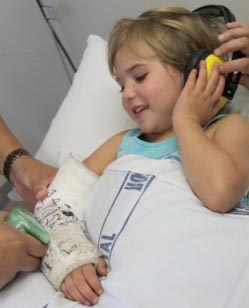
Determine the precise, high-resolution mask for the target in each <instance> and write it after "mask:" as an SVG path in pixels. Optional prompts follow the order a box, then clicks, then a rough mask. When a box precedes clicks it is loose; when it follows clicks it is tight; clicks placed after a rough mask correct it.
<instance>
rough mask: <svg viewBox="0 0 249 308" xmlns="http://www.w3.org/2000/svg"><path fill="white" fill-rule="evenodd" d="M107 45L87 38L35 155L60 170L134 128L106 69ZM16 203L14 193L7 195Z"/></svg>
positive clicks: (116, 87)
mask: <svg viewBox="0 0 249 308" xmlns="http://www.w3.org/2000/svg"><path fill="white" fill-rule="evenodd" d="M106 51H107V43H106V41H105V40H103V39H102V38H101V37H99V36H97V35H90V36H89V37H88V39H87V47H86V49H85V52H84V55H83V58H82V60H81V62H80V65H79V68H78V71H77V73H76V74H75V76H74V80H73V84H72V86H71V88H70V90H69V91H68V94H67V96H66V97H65V99H64V101H63V102H62V104H61V107H60V108H59V110H58V112H57V114H56V115H55V117H54V119H53V120H52V123H51V125H50V127H49V129H48V132H47V134H46V136H45V138H44V140H43V142H42V144H41V146H40V148H39V149H38V151H37V153H36V155H35V156H36V158H38V159H40V160H41V161H44V162H46V163H48V164H51V165H53V166H60V165H61V164H62V163H63V162H64V161H65V160H66V159H67V158H68V157H69V155H70V154H71V153H72V154H73V156H74V157H76V158H78V159H80V160H82V159H83V158H85V157H87V156H88V155H89V154H91V153H92V152H93V151H94V150H95V149H96V148H97V147H98V146H99V145H100V144H102V143H103V142H104V141H105V140H106V139H107V138H109V137H111V136H112V135H114V134H115V133H117V132H119V131H121V130H124V129H127V128H130V127H134V122H132V120H131V119H130V118H129V116H128V115H127V114H126V112H125V111H124V110H123V107H122V105H121V94H120V87H119V86H118V84H117V83H116V82H115V80H114V79H113V78H112V76H111V74H110V72H109V69H108V65H107V52H106ZM9 198H10V199H12V200H20V196H18V195H17V193H16V192H15V190H12V192H11V193H10V194H9Z"/></svg>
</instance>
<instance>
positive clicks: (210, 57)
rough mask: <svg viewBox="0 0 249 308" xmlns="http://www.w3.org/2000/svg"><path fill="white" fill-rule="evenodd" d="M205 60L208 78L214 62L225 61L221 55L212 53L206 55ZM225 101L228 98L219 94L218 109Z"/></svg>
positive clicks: (220, 62) (221, 62)
mask: <svg viewBox="0 0 249 308" xmlns="http://www.w3.org/2000/svg"><path fill="white" fill-rule="evenodd" d="M205 61H206V68H207V77H208V78H209V77H210V76H211V73H212V70H213V66H214V63H219V64H223V63H224V62H225V61H224V59H222V58H221V57H217V56H216V55H214V54H210V55H208V56H207V57H206V59H205ZM227 102H228V99H227V98H226V97H224V96H221V98H220V101H219V106H220V108H219V109H221V108H223V107H224V106H225V105H226V103H227Z"/></svg>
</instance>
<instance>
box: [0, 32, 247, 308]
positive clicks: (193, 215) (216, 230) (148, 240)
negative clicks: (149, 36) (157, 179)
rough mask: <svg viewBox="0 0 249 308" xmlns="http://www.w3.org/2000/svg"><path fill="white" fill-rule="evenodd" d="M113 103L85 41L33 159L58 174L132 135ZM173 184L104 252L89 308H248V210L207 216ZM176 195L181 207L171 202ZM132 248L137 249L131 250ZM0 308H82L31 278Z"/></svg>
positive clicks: (14, 286)
mask: <svg viewBox="0 0 249 308" xmlns="http://www.w3.org/2000/svg"><path fill="white" fill-rule="evenodd" d="M120 95H121V94H120V92H119V86H118V85H117V84H116V83H115V82H114V81H113V79H112V77H111V76H110V74H109V72H108V68H107V62H106V42H105V41H104V40H103V39H102V38H101V37H98V36H96V35H91V36H89V38H88V41H87V48H86V50H85V52H84V56H83V58H82V60H81V63H80V66H79V69H78V72H77V73H76V75H75V78H74V81H73V84H72V87H71V89H70V90H69V92H68V95H67V96H66V98H65V100H64V101H63V103H62V105H61V107H60V109H59V110H58V112H57V114H56V115H55V117H54V119H53V121H52V123H51V126H50V128H49V130H48V132H47V134H46V136H45V138H44V140H43V142H42V144H41V146H40V148H39V150H38V152H37V154H36V157H37V158H39V159H41V160H43V161H45V162H47V163H49V164H52V165H55V166H58V167H59V166H60V165H61V164H62V163H63V162H64V161H66V160H67V159H68V158H69V157H70V156H74V157H75V158H77V159H80V160H82V159H84V157H87V156H88V155H89V154H90V153H91V152H92V151H93V150H94V149H95V148H96V147H97V146H98V145H100V144H101V143H102V142H103V141H104V140H105V139H107V138H108V137H110V136H111V135H113V134H114V133H116V132H118V131H120V130H123V129H126V128H130V127H133V126H134V123H133V122H131V120H129V118H128V116H127V115H126V114H125V113H124V112H123V110H122V106H121V104H120V99H121V98H120ZM146 162H147V161H146V159H145V160H144V161H136V160H134V165H135V167H134V170H135V172H137V173H139V172H140V173H141V172H142V170H143V166H144V165H146ZM125 164H126V162H123V166H125ZM174 164H177V161H176V162H173V163H172V166H170V167H169V170H168V171H169V174H170V172H171V170H174ZM147 165H148V164H147ZM115 168H116V166H115V165H114V166H113V169H115ZM122 168H125V167H122ZM150 168H152V169H153V168H154V166H151V167H150ZM171 168H172V169H171ZM155 170H158V168H157V166H155ZM156 172H157V171H156ZM177 177H180V178H181V181H180V184H179V186H178V187H177V189H176V190H174V189H173V190H172V191H168V194H167V196H166V198H167V202H168V203H169V205H170V206H166V207H163V206H161V207H159V209H158V211H154V209H153V208H150V206H151V205H152V204H153V206H154V205H155V204H161V203H162V200H161V199H162V197H160V194H159V195H158V194H156V193H155V197H153V195H152V197H151V198H152V199H150V201H153V202H150V204H148V207H147V208H146V210H147V212H143V211H142V210H143V209H141V212H138V213H140V216H139V217H135V218H133V219H134V220H133V221H130V222H129V223H130V228H129V229H127V233H126V234H124V233H123V234H122V236H120V238H119V241H118V242H117V243H116V247H115V250H114V251H113V252H112V254H113V255H112V258H113V260H114V262H113V263H116V264H113V267H112V270H111V271H110V273H109V274H108V276H107V279H105V280H104V281H103V285H104V289H105V293H104V295H103V296H102V297H101V299H100V301H99V303H98V304H97V305H96V306H95V307H102V308H129V307H132V308H143V307H148V308H151V307H155V308H162V307H170V308H223V307H224V308H247V307H249V291H248V290H249V236H248V234H249V206H248V207H247V206H245V207H243V208H237V209H236V210H235V211H234V212H232V213H228V214H218V213H214V212H211V211H209V210H208V209H207V208H205V207H204V206H200V204H199V203H198V201H197V200H196V199H197V198H196V199H194V198H192V197H190V193H189V190H188V188H187V185H186V183H185V180H184V178H183V177H182V174H181V172H180V171H179V172H175V173H174V172H173V173H172V174H170V178H162V182H163V181H172V184H174V183H173V181H174V178H177ZM171 179H172V180H171ZM172 187H173V185H172ZM14 194H15V193H14V192H12V196H13V198H16V197H15V196H14ZM181 194H183V199H182V200H184V202H181V199H179V198H178V199H177V200H176V199H175V198H176V196H178V197H179V196H180V195H181ZM188 200H189V202H188ZM171 201H172V202H171ZM185 201H186V202H185ZM100 212H101V210H100V209H96V211H95V212H94V211H93V212H92V213H91V214H90V215H89V219H90V224H91V222H92V224H91V225H90V233H91V234H92V236H93V237H94V236H97V233H99V229H98V228H99V227H97V225H98V223H101V219H102V218H103V217H102V216H101V214H99V213H100ZM148 213H149V215H148ZM93 222H94V223H93ZM94 225H96V229H94V227H93V226H94ZM146 226H147V228H145V227H146ZM144 234H146V236H144ZM139 245H141V247H142V249H135V248H136V247H137V246H138V247H140V246H139ZM119 257H120V259H119ZM124 257H125V262H122V260H123V259H122V258H124ZM117 260H121V261H117ZM118 262H119V263H118ZM0 307H8V308H14V307H15V308H16V307H25V308H36V307H37V308H38V307H39V308H42V307H48V308H49V307H68V308H69V307H83V306H82V305H79V304H77V303H74V302H71V301H68V300H66V299H64V298H63V296H62V294H60V293H58V292H55V291H54V289H53V287H52V286H51V285H50V284H49V282H47V280H46V279H45V278H44V276H43V275H42V273H40V272H36V273H29V274H21V275H19V276H18V277H17V279H16V280H15V281H14V282H13V283H11V284H10V285H9V286H7V287H6V288H5V289H3V290H2V291H1V293H0Z"/></svg>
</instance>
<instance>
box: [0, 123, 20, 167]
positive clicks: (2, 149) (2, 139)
mask: <svg viewBox="0 0 249 308" xmlns="http://www.w3.org/2000/svg"><path fill="white" fill-rule="evenodd" d="M20 147H21V143H20V142H19V141H18V139H17V138H16V137H15V136H14V135H13V134H12V133H11V131H10V130H9V128H8V127H7V125H6V124H5V122H4V120H3V119H2V118H1V117H0V172H1V173H2V172H3V164H4V161H5V158H6V156H7V155H8V154H9V153H10V152H11V151H13V150H15V149H18V148H20Z"/></svg>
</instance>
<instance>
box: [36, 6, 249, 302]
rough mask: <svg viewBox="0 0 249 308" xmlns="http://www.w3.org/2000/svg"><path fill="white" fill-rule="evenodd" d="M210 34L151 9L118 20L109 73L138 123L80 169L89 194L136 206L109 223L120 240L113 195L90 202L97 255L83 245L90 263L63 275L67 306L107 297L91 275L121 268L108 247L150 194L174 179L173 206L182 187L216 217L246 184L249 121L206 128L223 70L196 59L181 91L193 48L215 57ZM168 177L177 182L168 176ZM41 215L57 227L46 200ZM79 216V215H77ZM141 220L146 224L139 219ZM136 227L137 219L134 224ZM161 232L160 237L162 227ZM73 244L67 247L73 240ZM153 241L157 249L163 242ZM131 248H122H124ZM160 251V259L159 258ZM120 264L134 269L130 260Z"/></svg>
mask: <svg viewBox="0 0 249 308" xmlns="http://www.w3.org/2000/svg"><path fill="white" fill-rule="evenodd" d="M214 29H216V28H215V24H214V27H213V28H212V27H210V22H207V21H205V20H203V19H202V18H200V17H199V16H198V15H197V14H193V13H191V12H189V11H188V10H186V9H183V8H179V7H165V8H159V9H155V10H151V11H148V12H145V13H143V14H142V15H140V16H139V17H138V18H134V19H129V18H125V19H121V20H120V21H119V22H118V23H117V24H116V25H115V26H114V29H113V31H112V33H111V35H110V39H109V46H108V52H109V54H108V56H109V58H108V59H109V67H110V70H111V72H112V74H113V76H114V78H115V79H116V80H117V82H118V83H119V84H120V88H121V91H122V104H123V107H124V109H125V111H126V112H127V113H128V114H129V115H130V116H131V117H132V119H134V120H135V121H136V123H137V126H138V128H136V129H132V130H130V131H125V132H121V133H119V134H117V135H115V136H113V137H112V138H111V139H110V140H108V141H107V142H105V143H104V144H103V145H102V146H101V147H100V148H99V149H97V150H96V151H95V152H94V153H93V154H92V155H91V156H90V157H88V158H87V159H86V160H85V161H84V168H86V169H87V170H88V171H87V172H89V174H88V175H89V177H90V181H89V182H90V183H91V185H90V186H91V187H92V186H94V185H95V183H97V188H96V186H94V187H95V188H94V191H95V194H97V195H98V194H99V193H100V192H105V191H106V192H107V191H109V190H112V189H113V191H114V192H113V196H115V191H116V190H118V191H119V193H118V195H117V196H118V197H120V191H122V194H124V195H122V196H123V197H122V198H124V200H126V199H125V198H127V208H128V209H129V206H130V205H129V202H131V203H132V202H134V204H135V205H134V207H131V210H130V211H129V210H128V212H126V207H125V208H122V211H121V213H119V215H118V216H115V217H113V218H112V219H113V221H115V223H116V224H117V225H118V224H119V221H118V220H119V219H120V226H121V227H120V229H118V227H117V230H119V232H114V231H113V232H111V231H108V232H107V231H106V230H105V228H107V222H108V219H109V220H110V216H111V215H112V213H113V211H114V210H113V204H114V203H115V202H116V199H117V198H118V197H117V198H116V199H115V202H114V203H113V204H111V203H110V202H111V201H110V200H111V199H108V197H105V195H102V200H101V202H99V203H101V204H99V207H98V204H97V205H96V204H95V201H96V198H95V199H94V200H92V201H91V204H92V205H91V206H92V207H95V209H96V211H99V218H98V219H97V220H96V219H95V221H94V223H95V224H98V223H99V224H100V227H99V234H97V233H96V232H95V234H94V231H92V229H91V224H93V221H92V222H91V213H90V214H88V218H89V221H90V223H89V222H88V233H89V234H90V237H91V240H92V241H93V242H94V244H95V245H97V244H98V249H99V250H100V252H98V251H97V249H95V246H93V247H92V246H91V245H88V246H87V249H90V250H91V252H92V254H93V255H95V258H94V257H93V258H92V259H91V258H89V259H88V261H86V262H85V261H84V264H85V265H83V266H80V265H81V264H83V262H82V263H77V262H76V263H77V265H76V266H74V267H73V268H71V269H70V270H69V269H67V272H65V273H64V277H65V276H66V277H65V278H64V279H62V280H61V279H60V280H59V281H58V282H57V283H58V286H57V287H58V288H60V289H61V290H62V292H63V293H64V294H65V295H66V297H68V298H69V299H71V300H77V301H79V302H80V303H82V304H84V305H91V304H96V303H97V301H98V299H99V296H100V295H101V294H102V293H103V288H102V285H101V283H100V282H99V279H98V277H97V275H100V276H105V275H107V269H106V263H105V261H106V262H107V263H108V267H109V269H110V268H111V267H112V266H113V267H115V266H116V268H117V267H118V266H119V267H121V268H122V264H123V263H122V262H123V260H117V259H115V256H113V259H112V262H111V261H110V259H111V256H112V255H114V250H113V247H114V245H116V242H117V241H118V240H119V241H120V242H121V237H120V236H119V235H120V234H122V232H123V230H124V227H125V226H127V222H128V223H131V221H132V220H131V218H130V217H131V215H133V217H132V219H135V218H134V215H138V212H139V211H143V210H144V209H143V207H142V206H141V205H140V208H139V209H138V207H137V204H138V202H141V200H142V199H143V198H145V197H144V196H145V191H146V193H147V191H148V187H151V186H153V185H154V186H153V187H155V186H158V187H160V188H158V191H159V192H160V189H161V191H162V192H163V191H165V192H167V189H169V188H170V187H172V186H174V185H175V184H174V183H175V182H174V181H176V179H177V180H178V179H179V183H177V184H176V185H175V188H174V189H176V190H175V192H174V193H173V194H172V202H173V203H174V202H176V200H175V199H174V198H177V197H178V196H177V191H178V189H183V192H184V199H183V200H181V203H184V202H185V201H186V200H189V202H190V204H191V205H190V206H196V208H198V207H200V206H202V205H203V206H205V207H206V208H208V209H210V210H212V211H215V212H219V213H225V212H228V211H231V210H232V209H233V208H234V207H235V206H236V205H237V204H238V203H239V201H240V200H241V199H242V197H243V195H244V194H245V192H246V190H247V188H248V186H249V158H248V157H249V139H248V134H249V124H248V121H247V120H246V119H244V118H243V117H242V116H240V115H238V114H231V115H226V116H224V117H223V116H221V117H220V118H219V120H218V118H217V119H216V120H214V121H212V119H213V118H214V117H215V115H216V114H217V113H218V112H219V109H220V106H219V99H220V97H221V95H222V92H223V89H224V84H225V77H224V75H223V74H222V73H221V68H220V65H219V64H214V66H213V70H212V73H211V76H210V78H207V69H206V63H205V61H202V62H201V63H200V68H199V72H198V73H197V71H196V70H195V69H193V70H192V71H191V73H190V75H189V77H188V79H187V82H186V84H185V85H184V83H183V72H184V67H185V64H186V62H187V59H188V58H189V56H190V55H191V53H192V52H193V51H195V50H199V49H211V50H214V49H216V48H217V47H218V46H219V41H218V39H217V33H216V32H215V31H214ZM73 168H74V167H73ZM143 170H144V171H143ZM170 172H173V175H172V176H170V177H168V174H169V173H170ZM63 174H64V177H67V175H68V171H67V170H66V168H65V170H64V171H62V176H63ZM110 175H112V177H114V178H115V180H114V181H111V180H110ZM68 182H70V183H69V185H71V184H72V182H71V179H70V181H68ZM159 182H160V183H159ZM120 183H125V184H122V185H121V184H120ZM152 183H153V184H152ZM63 185H64V184H63V183H62V180H61V181H60V180H58V182H57V183H56V184H54V185H53V183H52V185H51V189H50V198H51V195H52V194H53V193H54V192H56V191H57V192H58V191H59V188H57V187H62V186H63ZM120 185H121V186H120ZM90 186H89V187H90ZM63 187H64V186H63ZM81 188H82V187H81ZM91 189H92V188H89V189H88V190H91ZM61 191H62V189H61ZM158 191H157V192H158ZM128 192H129V193H130V194H129V197H128V195H127V194H128ZM135 194H140V195H138V196H137V195H135ZM55 196H56V195H55ZM146 196H147V198H148V195H146ZM67 198H68V197H66V201H64V203H65V204H66V203H67V200H68V199H67ZM120 198H121V197H120ZM133 198H135V199H134V200H136V201H134V200H133ZM151 198H152V199H150V206H152V205H153V195H152V197H151ZM60 199H61V198H60ZM130 199H132V200H130ZM52 200H53V201H52V203H53V204H55V205H56V206H58V202H57V201H58V198H57V197H54V198H52ZM55 200H56V202H55ZM170 200H171V199H170V196H169V197H168V196H167V197H166V199H165V198H164V199H163V197H162V200H161V202H162V205H161V206H163V205H164V203H165V202H166V203H167V202H168V203H169V204H171V203H170ZM177 200H178V199H177ZM47 202H49V201H47ZM186 202H187V201H186ZM50 203H51V201H50ZM44 204H45V205H44ZM132 204H133V203H132ZM157 205H158V204H157ZM153 206H154V205H153ZM158 206H159V205H158ZM42 207H43V210H42V209H41V208H42ZM37 208H38V210H37V216H38V217H40V218H42V219H43V221H45V223H44V225H45V226H47V227H48V229H49V230H50V231H51V230H52V229H53V227H54V225H56V224H57V222H54V221H53V226H51V223H48V222H47V220H46V219H44V217H47V213H48V211H47V212H46V209H47V207H46V202H45V203H43V205H42V206H40V207H39V205H38V207H37ZM144 208H146V206H144ZM44 209H45V210H44ZM150 210H151V208H150ZM39 211H40V212H39ZM42 211H43V212H42ZM44 211H45V212H46V213H45V214H44ZM134 211H136V212H135V214H134ZM64 212H65V210H64ZM89 212H91V210H89ZM79 215H81V217H82V215H83V214H82V213H81V214H79ZM115 215H116V214H115ZM143 215H144V216H143ZM70 216H71V217H74V218H73V219H71V218H70V219H69V218H68V219H69V220H70V221H69V222H70V223H72V222H75V221H76V222H77V223H79V224H80V222H79V220H77V219H76V218H75V217H76V216H77V215H74V214H72V212H71V208H70V212H67V217H70ZM122 216H125V217H126V218H124V220H125V222H123V221H122V219H123V218H122ZM117 217H118V219H117ZM120 217H121V218H120ZM135 217H136V216H135ZM141 217H147V216H146V215H145V213H143V212H141ZM137 219H138V218H137ZM139 222H140V219H138V220H137V221H136V224H139ZM136 224H134V225H136ZM58 225H59V224H58ZM101 226H102V227H101ZM162 226H163V225H162ZM133 227H134V226H133ZM150 227H151V226H150V225H148V228H144V229H143V234H144V236H145V237H147V239H148V238H150V234H149V233H148V229H150ZM101 228H102V229H101ZM78 229H80V227H79V228H78ZM108 230H109V229H108ZM110 230H112V229H110ZM150 231H151V230H150ZM158 231H161V230H160V224H159V223H158ZM126 232H128V229H126ZM137 232H138V231H137ZM52 233H53V232H52ZM159 233H160V232H159ZM64 234H65V233H64ZM117 234H118V236H117ZM145 234H146V235H145ZM156 234H157V233H156ZM165 234H166V231H165ZM56 236H57V235H55V238H56ZM69 238H70V240H73V235H72V236H71V235H70V236H69ZM52 239H54V238H53V236H52ZM104 239H105V240H106V241H104ZM108 240H109V242H108ZM61 241H62V235H61V237H60V243H61ZM158 241H159V242H160V237H159V238H158ZM120 242H118V243H119V245H121V244H120ZM129 243H130V245H132V249H133V254H134V258H136V256H137V253H138V252H139V250H143V246H139V245H138V243H141V241H139V242H136V244H134V245H133V244H132V243H131V241H130V242H129ZM129 243H128V244H127V243H126V245H125V244H124V245H123V247H126V249H129V247H128V246H129ZM137 245H138V246H137ZM141 245H142V244H141ZM144 245H145V244H144ZM83 246H84V245H83ZM116 246H117V245H116ZM116 246H115V247H116ZM134 249H135V251H136V252H134ZM68 251H69V250H68ZM68 251H67V253H68V254H70V253H69V252H68ZM49 253H51V251H49ZM156 253H157V254H160V251H156ZM78 255H79V253H78ZM145 255H146V253H145ZM98 256H103V258H104V259H105V261H104V259H102V258H100V259H98ZM125 258H126V259H125ZM142 258H143V257H142ZM124 260H125V261H126V262H131V260H130V259H129V258H128V257H127V256H126V257H124ZM81 261H82V260H80V262H81ZM140 261H141V258H140V260H139V262H140ZM57 263H60V262H57ZM87 263H88V264H87ZM44 264H45V265H44V266H45V269H44V266H43V270H44V271H45V273H46V271H49V270H51V268H52V271H53V269H54V268H55V265H53V266H51V264H49V262H47V263H46V258H45V261H44ZM46 265H47V267H46ZM149 266H150V265H149ZM58 275H59V270H58V271H57V276H58ZM109 275H111V272H110V273H109ZM109 277H110V276H109ZM61 278H63V277H61ZM51 281H52V279H51ZM126 283H129V282H126ZM154 291H155V293H156V290H154ZM158 292H159V291H158ZM124 296H125V295H124ZM159 296H160V292H159Z"/></svg>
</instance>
